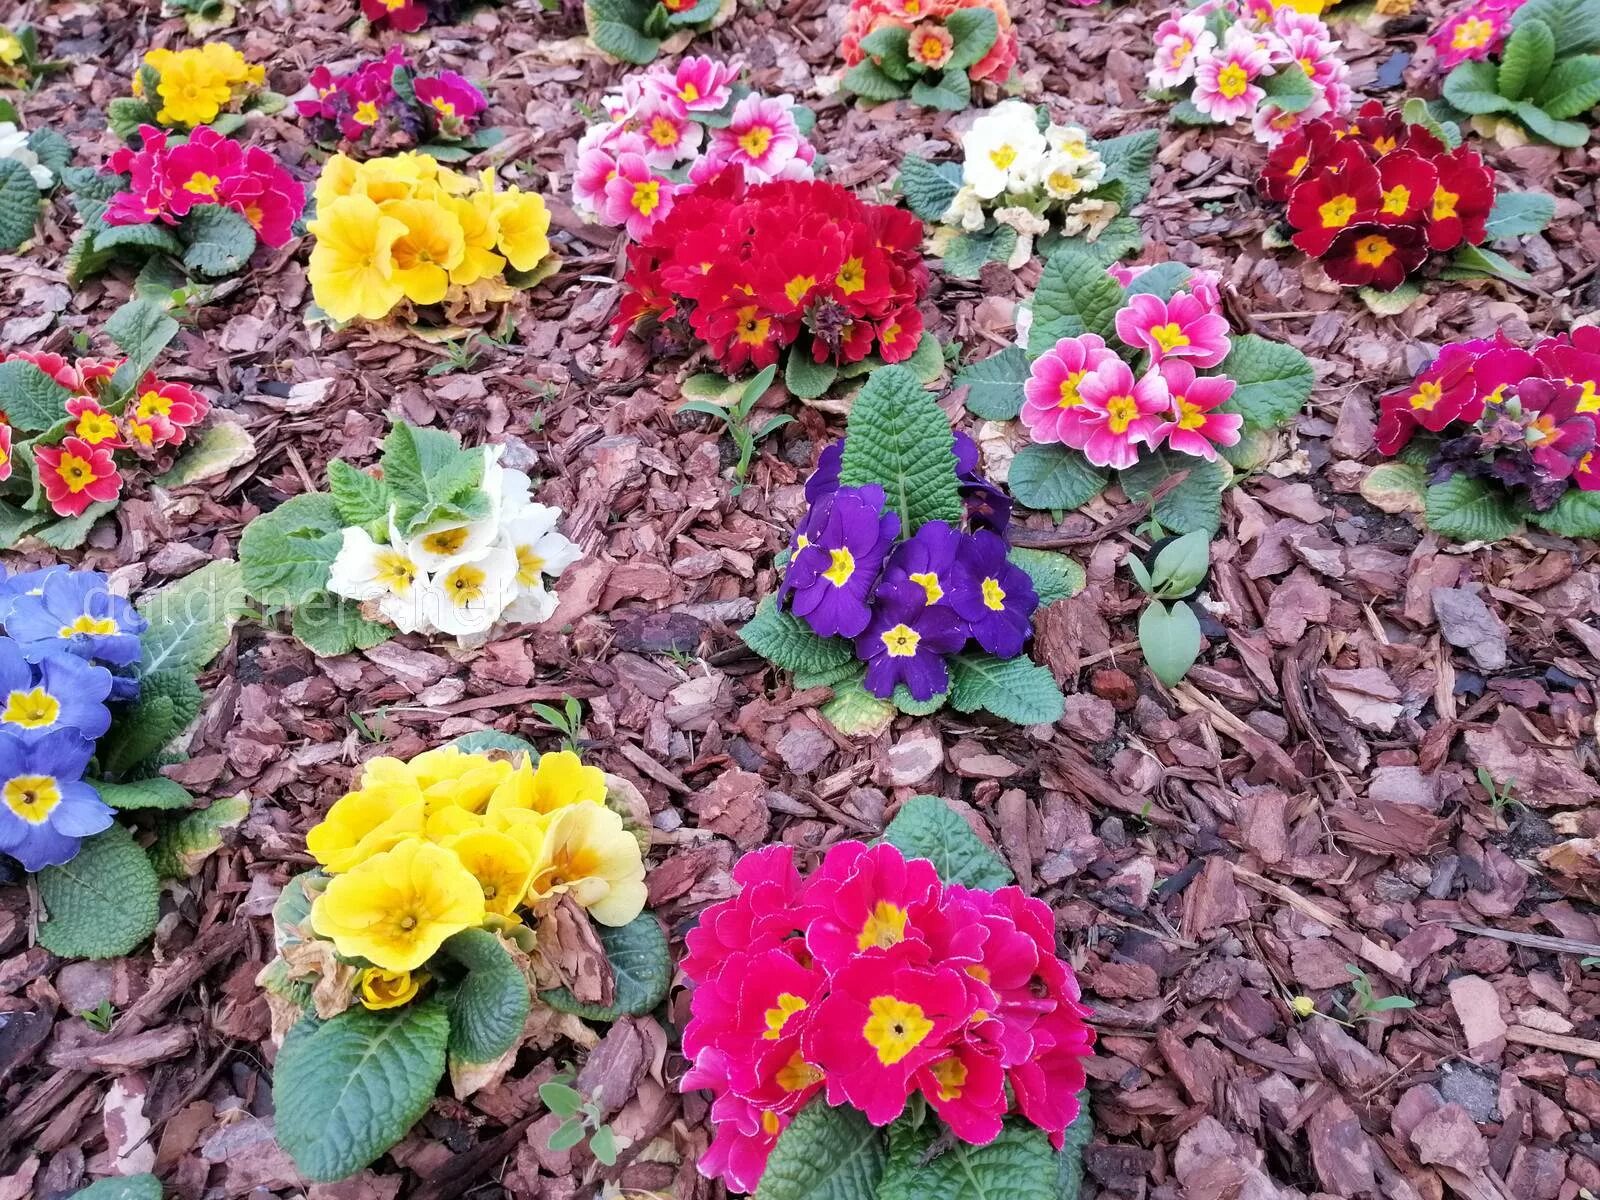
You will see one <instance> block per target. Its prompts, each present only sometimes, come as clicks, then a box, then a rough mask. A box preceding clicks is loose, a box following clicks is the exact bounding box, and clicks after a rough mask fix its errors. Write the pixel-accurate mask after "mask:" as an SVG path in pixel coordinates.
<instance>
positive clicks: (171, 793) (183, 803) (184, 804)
mask: <svg viewBox="0 0 1600 1200" xmlns="http://www.w3.org/2000/svg"><path fill="white" fill-rule="evenodd" d="M91 782H92V783H93V785H94V790H95V791H97V792H99V793H100V799H102V800H104V801H105V802H106V803H107V804H109V805H110V806H111V807H112V808H115V809H123V810H125V809H138V808H165V809H174V808H192V807H193V806H194V797H193V796H191V795H190V794H189V793H188V792H187V791H185V790H184V787H183V785H182V784H180V783H175V782H174V781H172V780H170V779H168V778H166V777H165V776H162V775H152V776H151V777H150V778H149V779H135V780H132V781H131V782H128V783H112V782H111V781H110V780H106V779H97V780H92V781H91Z"/></svg>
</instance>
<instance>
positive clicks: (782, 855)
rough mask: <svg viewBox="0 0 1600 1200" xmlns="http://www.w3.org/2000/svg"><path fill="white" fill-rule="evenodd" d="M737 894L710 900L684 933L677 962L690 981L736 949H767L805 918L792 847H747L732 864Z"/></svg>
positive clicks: (697, 979) (701, 978)
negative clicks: (746, 851)
mask: <svg viewBox="0 0 1600 1200" xmlns="http://www.w3.org/2000/svg"><path fill="white" fill-rule="evenodd" d="M733 881H734V882H735V883H737V884H738V885H739V894H738V895H737V896H735V897H734V898H733V899H732V900H724V901H723V902H722V903H721V904H715V905H712V906H711V907H710V908H708V909H706V910H705V912H703V913H701V914H700V921H699V924H697V925H696V926H695V927H694V928H693V929H691V930H689V932H688V933H686V934H684V938H683V944H684V950H685V953H684V957H683V961H682V962H681V963H680V964H679V966H680V968H681V969H682V971H683V973H684V976H685V978H687V979H688V980H689V981H690V982H691V983H703V982H704V981H706V980H707V979H709V978H711V975H712V973H713V972H714V970H715V969H716V968H717V967H718V966H719V965H720V964H721V963H722V961H723V960H724V959H725V958H727V956H728V955H729V954H731V953H732V952H734V951H736V950H750V951H759V950H770V949H772V948H773V947H775V946H778V945H780V944H781V943H782V942H783V940H784V939H785V938H787V937H788V936H789V935H790V934H791V933H793V932H794V931H795V930H796V929H799V928H801V927H802V926H803V924H804V922H805V902H804V895H805V886H804V884H803V883H802V882H801V880H800V872H799V871H798V870H796V869H795V865H794V847H793V846H788V845H778V846H764V847H762V848H761V849H760V850H752V851H751V852H750V853H749V854H746V855H745V856H744V857H743V858H741V859H740V860H739V862H738V863H737V865H735V866H734V868H733Z"/></svg>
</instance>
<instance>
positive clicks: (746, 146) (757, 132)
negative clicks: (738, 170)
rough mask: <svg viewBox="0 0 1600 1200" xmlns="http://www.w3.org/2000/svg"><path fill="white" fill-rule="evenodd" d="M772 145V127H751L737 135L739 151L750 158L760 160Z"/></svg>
mask: <svg viewBox="0 0 1600 1200" xmlns="http://www.w3.org/2000/svg"><path fill="white" fill-rule="evenodd" d="M770 145H772V126H770V125H752V126H751V127H750V128H749V129H747V130H745V131H744V132H743V133H741V134H740V135H739V149H741V150H743V151H744V152H745V153H746V154H748V155H749V156H750V157H751V158H760V157H761V156H762V155H763V154H765V153H766V152H767V147H768V146H770Z"/></svg>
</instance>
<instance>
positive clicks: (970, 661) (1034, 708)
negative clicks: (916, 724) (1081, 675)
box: [950, 653, 1066, 725]
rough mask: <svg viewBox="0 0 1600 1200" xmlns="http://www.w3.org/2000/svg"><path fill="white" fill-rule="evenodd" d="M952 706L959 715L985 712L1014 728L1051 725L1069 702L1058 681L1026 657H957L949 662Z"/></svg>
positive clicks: (969, 655)
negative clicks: (1063, 694) (980, 710)
mask: <svg viewBox="0 0 1600 1200" xmlns="http://www.w3.org/2000/svg"><path fill="white" fill-rule="evenodd" d="M950 703H951V705H952V706H953V707H954V708H955V710H956V711H957V712H976V711H977V710H978V709H980V708H981V709H983V710H985V711H986V712H990V713H993V714H994V715H995V716H997V717H999V718H1000V719H1001V720H1003V721H1010V722H1011V723H1012V724H1014V725H1051V724H1054V723H1055V722H1056V721H1059V720H1060V719H1061V714H1062V713H1063V712H1064V711H1065V709H1066V700H1065V698H1064V697H1063V696H1062V695H1061V689H1060V688H1059V687H1058V686H1057V685H1056V681H1055V678H1054V677H1053V676H1052V675H1051V674H1050V672H1049V671H1048V670H1046V669H1045V668H1044V667H1041V666H1038V665H1037V664H1035V663H1032V662H1029V661H1028V659H1027V658H1025V657H1019V658H1007V659H1001V658H996V657H994V656H993V655H992V654H979V653H972V654H958V655H956V656H955V657H954V658H952V659H950Z"/></svg>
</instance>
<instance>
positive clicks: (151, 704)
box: [95, 667, 204, 778]
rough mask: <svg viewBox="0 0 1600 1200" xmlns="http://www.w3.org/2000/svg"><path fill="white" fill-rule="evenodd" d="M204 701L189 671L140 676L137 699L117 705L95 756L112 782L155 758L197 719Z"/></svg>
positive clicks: (168, 670)
mask: <svg viewBox="0 0 1600 1200" xmlns="http://www.w3.org/2000/svg"><path fill="white" fill-rule="evenodd" d="M203 700H204V697H203V696H202V695H201V694H200V686H199V685H198V684H197V683H195V681H194V672H193V670H191V669H190V668H188V667H176V668H171V667H169V668H164V669H162V670H157V671H149V672H141V674H140V676H139V698H138V699H137V700H135V701H133V702H132V703H130V704H125V705H119V706H118V708H117V711H116V713H115V715H114V716H113V717H112V718H111V728H110V729H109V730H107V731H106V733H105V734H104V735H103V736H102V737H101V738H100V741H99V742H98V743H97V745H96V747H95V755H96V757H97V758H98V759H99V760H100V769H101V770H102V771H103V772H104V773H105V774H106V775H107V776H108V777H111V778H117V777H120V776H122V775H125V774H127V773H128V772H130V771H132V770H133V769H134V768H136V767H138V766H139V765H140V764H141V763H143V762H145V761H146V760H148V759H151V758H154V757H155V756H156V755H157V754H159V753H160V752H161V751H162V750H164V749H166V747H167V745H168V744H169V743H170V742H171V741H172V740H173V739H174V738H176V737H177V736H178V735H179V734H180V733H182V732H183V731H184V730H185V729H187V728H188V726H189V722H191V721H193V720H194V719H195V718H196V717H197V716H199V715H200V705H201V703H202V702H203Z"/></svg>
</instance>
